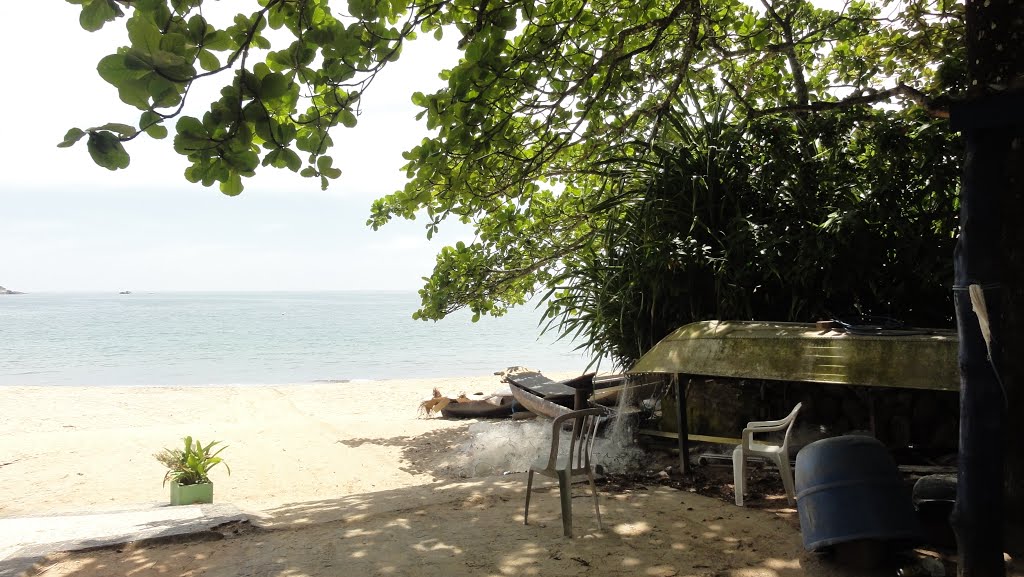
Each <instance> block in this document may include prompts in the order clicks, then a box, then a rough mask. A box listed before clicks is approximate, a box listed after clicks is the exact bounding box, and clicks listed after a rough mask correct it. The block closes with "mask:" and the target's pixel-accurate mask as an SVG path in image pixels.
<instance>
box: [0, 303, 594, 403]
mask: <svg viewBox="0 0 1024 577" xmlns="http://www.w3.org/2000/svg"><path fill="white" fill-rule="evenodd" d="M418 304H419V296H418V295H417V294H416V293H415V292H318V293H150V294H146V293H134V294H129V295H118V294H26V295H9V296H0V385H209V384H276V383H305V382H316V381H346V380H361V379H388V378H416V377H441V376H462V375H486V374H491V373H493V372H494V371H498V370H501V369H503V368H505V367H508V366H512V365H525V366H528V367H531V368H535V369H538V370H542V371H544V372H556V371H582V370H583V369H584V368H585V367H586V365H587V362H588V359H587V358H585V357H584V355H583V354H582V353H580V352H577V351H574V350H573V349H574V345H573V344H571V343H569V342H566V341H557V342H556V340H555V337H554V335H550V334H549V335H544V336H539V333H540V330H539V328H538V319H539V317H540V313H539V311H537V310H535V309H534V308H533V306H526V307H520V308H518V309H515V310H513V311H512V312H511V313H510V314H509V315H507V316H505V317H501V318H497V319H495V318H482V319H481V320H480V321H479V322H477V323H473V322H471V321H470V315H469V314H466V313H465V312H464V311H460V313H458V314H454V315H451V316H450V317H449V318H446V319H444V320H442V321H439V322H423V321H414V320H412V318H411V315H412V313H413V311H414V310H416V308H417V306H418Z"/></svg>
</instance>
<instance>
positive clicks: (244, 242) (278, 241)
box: [0, 0, 472, 292]
mask: <svg viewBox="0 0 1024 577" xmlns="http://www.w3.org/2000/svg"><path fill="white" fill-rule="evenodd" d="M213 4H214V6H217V5H221V6H224V5H229V7H233V8H236V10H237V9H240V7H241V6H243V5H244V6H246V7H248V6H255V4H256V3H255V1H254V0H247V1H246V2H244V3H243V2H237V1H236V2H231V3H227V2H225V3H223V4H221V3H213ZM43 5H45V6H46V8H45V11H46V14H45V18H44V17H42V15H41V14H40V12H41V6H43ZM5 8H6V10H5V16H4V18H3V19H0V44H2V46H3V49H4V53H5V54H8V60H7V63H6V65H5V73H6V74H5V80H4V90H2V91H0V110H2V111H3V122H4V138H2V139H0V285H2V286H4V287H7V288H9V289H12V290H18V291H24V292H73V291H121V290H132V291H202V290H379V289H393V290H415V289H418V288H420V287H421V286H422V284H423V282H422V277H424V276H426V275H429V274H430V271H431V269H432V267H433V264H434V255H435V254H436V253H437V252H438V251H439V250H440V248H441V247H442V246H443V245H445V244H452V243H454V242H456V241H457V240H466V241H468V240H470V239H471V238H472V232H471V230H470V229H469V228H468V227H465V226H463V225H459V224H458V223H450V224H447V225H446V226H444V227H443V228H442V230H441V234H440V235H435V236H434V238H433V240H430V241H428V240H427V238H426V234H425V231H424V226H425V223H424V222H420V221H415V222H408V221H394V222H392V223H390V224H388V225H387V226H385V227H383V228H382V229H381V230H379V231H373V230H372V229H370V228H369V227H367V226H366V225H365V222H366V220H367V217H368V215H369V207H370V203H371V202H372V200H373V199H375V198H378V197H381V196H384V195H386V194H389V193H391V192H393V191H395V190H397V189H399V188H401V187H402V185H403V184H404V181H405V180H404V174H403V173H402V172H401V170H400V167H401V166H402V165H403V164H404V162H405V161H404V160H403V159H402V156H401V153H402V151H404V150H407V149H409V148H411V147H412V146H413V145H414V144H415V143H417V142H419V140H421V139H422V138H423V137H425V136H426V135H427V134H428V133H427V130H426V127H425V125H423V124H422V123H419V122H417V121H416V120H415V115H416V113H417V111H418V109H417V108H416V107H415V106H413V105H412V103H411V101H410V97H411V95H412V93H413V92H414V91H416V90H418V91H422V92H429V91H432V90H435V89H437V88H439V87H440V86H441V85H442V82H441V80H439V79H438V77H437V74H438V72H440V70H441V68H442V63H443V65H444V66H447V67H450V66H453V65H454V64H455V62H456V61H457V56H458V53H457V51H455V50H454V48H452V47H451V46H450V44H449V45H438V44H436V43H434V42H433V41H432V40H431V39H427V38H423V39H421V40H417V42H416V44H415V45H413V46H412V47H411V48H410V49H407V50H406V51H405V52H404V54H403V56H402V58H401V59H400V60H399V61H398V62H396V63H393V64H392V65H390V66H389V67H388V69H387V70H386V71H385V73H384V74H383V75H382V76H381V77H379V78H378V79H377V81H376V82H375V83H374V85H373V86H372V88H371V91H370V93H369V94H368V95H367V96H366V98H365V99H364V102H363V109H362V115H361V116H360V117H359V124H358V125H357V127H356V128H354V129H345V128H343V127H340V126H339V127H338V128H337V129H335V131H334V132H333V133H332V134H333V137H334V141H335V143H336V145H335V148H334V151H333V156H334V159H335V162H334V165H335V166H336V167H338V168H341V169H342V171H343V174H342V177H341V178H340V179H338V180H335V181H332V183H331V186H330V187H329V188H328V190H327V191H321V190H320V186H319V182H318V179H305V178H301V177H299V176H298V175H296V174H294V173H292V172H290V171H285V170H277V169H264V168H261V169H260V170H258V171H257V174H256V176H255V177H253V178H250V179H248V180H246V181H245V182H244V184H245V187H246V189H245V191H244V192H243V193H242V194H241V195H240V196H238V197H234V198H232V197H227V196H225V195H223V194H221V193H220V191H219V190H218V189H217V188H216V186H214V187H211V188H205V187H203V186H201V185H199V184H192V183H189V182H188V181H186V180H185V178H184V176H183V171H184V168H185V166H186V162H185V159H184V158H183V157H180V156H179V155H177V154H176V153H174V151H173V149H172V148H171V138H170V137H168V138H167V139H165V140H160V141H157V140H153V139H150V138H148V137H140V138H138V139H136V140H135V141H133V142H131V143H129V147H128V152H129V153H130V154H131V156H132V161H131V165H130V166H129V168H128V169H126V170H120V171H116V172H111V171H108V170H107V169H104V168H101V167H99V166H96V165H95V164H93V162H92V160H91V159H90V157H89V155H88V152H87V151H86V148H85V145H84V144H85V143H84V141H82V142H81V143H80V144H79V145H76V146H75V147H72V148H68V149H60V148H57V147H56V145H57V143H58V142H60V141H61V140H62V139H63V137H64V134H65V132H67V130H68V129H69V128H71V127H76V126H77V127H81V128H88V127H91V126H98V125H101V124H104V123H106V122H119V121H126V122H129V123H131V122H133V121H135V120H136V119H137V118H138V115H139V111H138V110H136V109H135V108H133V107H130V106H127V105H125V104H123V103H121V102H120V100H119V99H118V97H117V92H116V90H115V89H114V88H113V87H112V86H110V85H109V84H107V83H106V82H104V81H103V80H102V79H101V78H100V77H99V76H98V75H97V73H96V63H97V62H99V60H100V59H101V58H102V57H103V56H105V55H107V54H110V53H112V52H114V50H115V49H116V47H117V46H120V45H121V44H122V43H123V40H122V39H123V35H124V32H123V24H120V23H112V24H108V25H107V27H106V28H104V29H103V30H101V31H100V32H96V33H89V32H86V31H85V30H83V29H81V28H80V27H79V25H78V13H79V7H78V6H74V5H71V4H68V3H67V2H64V1H63V0H44V2H15V3H11V4H10V6H6V7H5ZM215 80H216V79H215ZM206 103H208V100H204V101H203V102H202V104H203V106H197V107H195V108H193V109H192V110H194V112H193V114H194V115H201V114H202V111H204V110H205V109H206V107H205V104H206ZM197 104H198V101H197Z"/></svg>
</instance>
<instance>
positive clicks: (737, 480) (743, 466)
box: [732, 445, 747, 507]
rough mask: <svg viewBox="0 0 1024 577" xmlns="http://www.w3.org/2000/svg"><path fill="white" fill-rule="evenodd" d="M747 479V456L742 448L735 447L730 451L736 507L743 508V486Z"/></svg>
mask: <svg viewBox="0 0 1024 577" xmlns="http://www.w3.org/2000/svg"><path fill="white" fill-rule="evenodd" d="M746 479H747V456H746V455H744V454H743V446H742V445H737V446H736V448H735V449H733V451H732V483H733V486H734V487H735V488H736V506H737V507H742V506H743V485H744V484H745V483H746Z"/></svg>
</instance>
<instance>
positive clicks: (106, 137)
mask: <svg viewBox="0 0 1024 577" xmlns="http://www.w3.org/2000/svg"><path fill="white" fill-rule="evenodd" d="M88 148H89V155H90V156H92V160H93V162H95V163H96V164H98V165H100V166H102V167H103V168H106V169H107V170H117V169H119V168H128V163H129V162H130V160H131V159H130V158H129V157H128V152H127V151H125V149H124V146H122V145H121V141H120V140H118V139H117V137H116V136H114V134H113V133H110V132H90V133H89V141H88Z"/></svg>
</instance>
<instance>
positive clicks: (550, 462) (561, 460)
mask: <svg viewBox="0 0 1024 577" xmlns="http://www.w3.org/2000/svg"><path fill="white" fill-rule="evenodd" d="M604 413H605V411H604V409H600V408H595V409H582V410H579V411H571V412H568V413H566V414H564V415H559V416H558V417H556V418H555V420H554V422H553V423H552V424H551V453H550V454H549V455H548V457H547V459H544V458H541V459H539V460H537V462H536V463H534V464H533V465H531V466H530V472H529V474H528V476H527V478H526V511H525V512H524V513H523V524H524V525H527V524H529V523H528V519H529V517H530V492H531V490H532V489H533V474H534V473H540V474H541V475H544V476H545V477H552V478H557V479H558V494H559V497H560V498H561V501H562V530H563V532H564V533H565V536H566V537H572V487H571V483H572V477H573V476H574V475H582V474H586V475H587V478H588V479H589V480H590V491H591V492H592V493H593V494H594V510H595V511H597V526H598V528H599V529H603V527H602V526H601V507H600V505H599V503H598V500H597V485H596V484H595V483H594V468H593V466H592V465H591V462H590V456H591V453H592V451H593V449H594V439H595V438H596V437H597V425H598V417H599V416H601V415H603V414H604ZM567 421H571V422H572V434H571V435H570V439H571V440H570V441H569V452H568V453H565V454H559V451H558V443H559V439H560V438H561V432H562V429H563V428H564V427H563V424H564V423H566V422H567Z"/></svg>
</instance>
